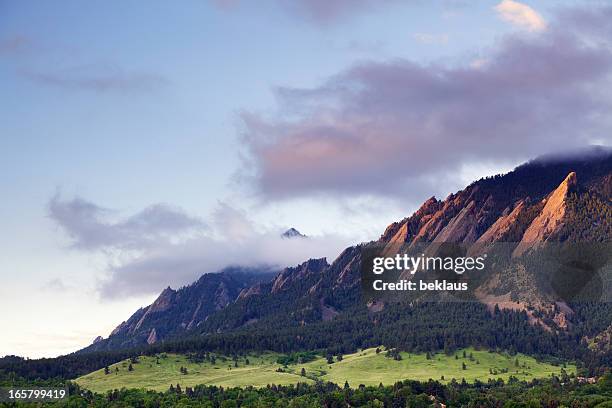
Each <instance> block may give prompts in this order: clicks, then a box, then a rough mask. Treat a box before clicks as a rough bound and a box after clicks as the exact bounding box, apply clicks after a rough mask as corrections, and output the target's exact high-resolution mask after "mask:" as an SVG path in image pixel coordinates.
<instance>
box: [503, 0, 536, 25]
mask: <svg viewBox="0 0 612 408" xmlns="http://www.w3.org/2000/svg"><path fill="white" fill-rule="evenodd" d="M495 10H496V11H497V13H498V14H499V16H500V17H501V18H502V19H503V20H505V21H507V22H509V23H510V24H513V25H515V26H517V27H520V28H523V29H526V30H529V31H543V30H545V29H546V22H545V21H544V19H543V18H542V16H540V14H538V12H537V11H535V10H534V9H532V8H531V7H529V6H528V5H526V4H523V3H519V2H518V1H513V0H503V1H502V2H501V3H499V4H498V5H497V6H495Z"/></svg>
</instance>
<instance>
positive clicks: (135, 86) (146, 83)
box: [21, 65, 168, 92]
mask: <svg viewBox="0 0 612 408" xmlns="http://www.w3.org/2000/svg"><path fill="white" fill-rule="evenodd" d="M21 75H22V76H23V77H24V78H26V79H28V80H30V81H32V82H34V83H37V84H40V85H44V86H50V87H55V88H61V89H68V90H87V91H95V92H110V91H121V92H144V91H151V90H155V89H158V88H160V87H162V86H164V85H166V84H167V83H168V81H167V79H165V78H164V77H162V76H160V75H156V74H151V73H146V72H129V71H125V70H123V69H121V68H119V67H116V66H109V65H84V66H79V67H73V68H69V69H63V70H56V71H47V72H40V71H31V70H23V71H21Z"/></svg>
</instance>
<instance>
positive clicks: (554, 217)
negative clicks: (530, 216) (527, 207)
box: [513, 171, 578, 256]
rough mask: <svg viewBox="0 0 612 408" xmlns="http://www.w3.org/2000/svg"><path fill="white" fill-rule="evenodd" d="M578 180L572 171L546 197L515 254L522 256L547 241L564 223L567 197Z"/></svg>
mask: <svg viewBox="0 0 612 408" xmlns="http://www.w3.org/2000/svg"><path fill="white" fill-rule="evenodd" d="M577 183H578V181H577V177H576V173H575V172H573V171H572V172H571V173H569V174H568V175H567V177H565V180H563V181H562V182H561V184H559V186H558V187H557V188H556V189H555V190H554V191H553V192H552V193H550V194H549V195H548V197H546V199H545V201H544V203H545V204H544V208H543V209H542V211H541V212H540V214H539V215H538V216H537V217H536V218H535V219H534V220H533V221H532V222H531V224H530V225H529V227H528V228H527V230H526V231H525V233H524V234H523V238H522V239H521V242H520V243H519V245H518V246H517V247H516V249H515V250H514V252H513V255H514V256H520V255H522V254H523V253H525V252H526V251H527V250H528V249H530V248H532V247H534V246H536V245H537V244H538V243H540V242H544V241H546V240H547V239H548V238H549V237H550V236H551V235H553V234H554V233H555V232H558V231H559V230H560V229H561V227H562V223H563V217H564V216H565V212H566V208H567V206H566V199H567V196H568V194H569V193H570V192H571V191H573V189H574V188H575V187H576V185H577Z"/></svg>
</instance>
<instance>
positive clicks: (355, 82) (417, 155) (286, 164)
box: [242, 11, 612, 200]
mask: <svg viewBox="0 0 612 408" xmlns="http://www.w3.org/2000/svg"><path fill="white" fill-rule="evenodd" d="M600 12H601V11H600ZM606 12H607V13H608V18H607V19H604V18H599V20H593V21H599V24H604V25H605V27H607V28H608V29H609V27H610V24H612V23H610V21H612V12H610V11H606ZM571 15H573V14H572V13H569V16H571ZM585 20H587V17H585V16H581V21H585ZM571 21H572V20H571V19H570V18H569V17H568V15H564V16H561V17H559V18H558V20H557V21H556V22H555V23H554V24H551V25H550V27H549V29H548V30H546V31H545V32H543V33H542V34H541V35H538V36H524V35H521V34H520V33H516V34H513V35H509V36H507V37H505V38H504V39H502V40H500V41H499V42H498V43H497V44H496V47H495V48H494V49H492V50H491V51H490V52H489V53H488V55H485V56H483V57H482V59H481V60H482V61H486V62H483V63H477V64H474V63H473V61H467V62H466V64H465V66H457V65H452V66H448V65H444V64H440V63H433V64H427V65H425V64H419V63H417V62H414V61H411V60H408V59H395V60H391V61H384V62H365V63H360V64H356V65H353V66H351V67H349V68H348V69H346V70H344V71H342V72H339V73H338V74H336V75H334V76H332V77H330V78H329V79H327V80H326V81H324V82H323V83H322V84H321V85H320V86H317V87H315V88H308V89H301V88H278V89H277V90H276V93H277V98H278V101H279V102H278V105H279V109H278V112H277V113H276V114H273V115H268V116H262V115H259V114H257V113H254V112H245V113H243V114H242V120H243V124H244V128H243V142H244V145H245V149H246V152H245V156H246V157H247V158H248V161H247V165H245V169H244V174H243V178H242V179H243V180H250V181H252V182H253V183H254V185H255V186H256V187H257V189H258V191H259V192H260V193H261V194H262V195H263V197H265V198H267V199H270V200H278V199H288V198H293V197H299V196H312V195H317V194H321V193H322V194H326V195H328V194H335V195H336V196H347V195H362V194H383V195H387V196H391V197H401V198H402V199H406V198H411V197H412V198H422V197H423V196H424V195H430V194H432V193H437V194H440V193H445V192H446V193H448V191H449V190H448V188H449V187H451V188H452V187H460V186H461V185H460V184H459V182H460V181H461V180H460V177H459V174H460V173H461V170H462V168H464V167H465V166H466V165H470V164H475V163H476V164H477V163H483V162H486V163H490V162H499V163H503V164H504V166H505V165H506V164H507V163H508V162H510V163H517V162H519V161H522V160H525V159H528V158H532V157H533V156H536V155H539V154H542V153H546V152H550V151H554V150H556V149H571V148H573V147H576V146H582V145H584V144H589V143H592V142H593V141H594V140H596V139H597V140H599V141H600V143H601V139H602V138H603V139H604V144H605V143H607V144H610V142H612V141H611V140H610V138H611V136H610V135H612V124H611V123H610V120H609V115H608V112H609V110H610V108H612V101H611V98H610V96H609V94H608V93H607V92H606V91H605V90H607V89H610V86H611V85H612V84H611V83H610V74H612V52H611V48H610V45H611V44H610V43H611V41H610V37H609V36H605V35H600V34H599V33H600V32H603V31H602V30H594V29H593V28H591V29H590V31H589V32H585V30H583V29H582V27H581V26H579V25H577V24H572V23H571ZM583 24H584V25H586V24H587V23H586V22H585V23H583ZM470 63H471V65H470ZM249 176H250V179H249Z"/></svg>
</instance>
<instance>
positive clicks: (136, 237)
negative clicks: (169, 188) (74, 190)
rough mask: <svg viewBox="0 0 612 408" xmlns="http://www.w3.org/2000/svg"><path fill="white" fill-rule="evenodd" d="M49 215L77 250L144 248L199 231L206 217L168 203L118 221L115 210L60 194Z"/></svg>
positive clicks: (51, 206)
mask: <svg viewBox="0 0 612 408" xmlns="http://www.w3.org/2000/svg"><path fill="white" fill-rule="evenodd" d="M48 214H49V217H50V218H51V219H52V220H54V221H55V222H56V223H57V224H58V225H59V226H60V227H61V228H62V229H63V230H64V231H65V232H66V233H67V235H68V236H69V237H70V239H71V241H72V242H71V246H72V247H73V248H75V249H81V250H87V251H96V250H103V249H105V250H113V249H119V250H142V249H146V248H150V247H152V246H155V245H159V243H160V242H170V241H172V240H176V239H178V238H181V237H185V236H189V235H191V234H193V233H198V232H201V231H203V230H204V229H205V228H206V225H205V224H204V222H203V221H202V220H200V219H199V218H197V217H192V216H189V215H187V214H186V213H184V212H183V211H182V210H180V209H178V208H174V207H171V206H168V205H166V204H155V205H151V206H150V207H147V208H145V209H144V210H142V211H139V212H137V213H136V214H133V215H131V216H129V217H127V218H124V219H119V220H114V219H113V215H114V211H111V210H109V209H106V208H103V207H100V206H98V205H96V204H94V203H92V202H90V201H87V200H84V199H82V198H80V197H76V198H74V199H72V200H62V199H61V197H60V196H59V195H58V194H56V195H55V196H53V197H52V198H51V200H50V201H49V204H48Z"/></svg>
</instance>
